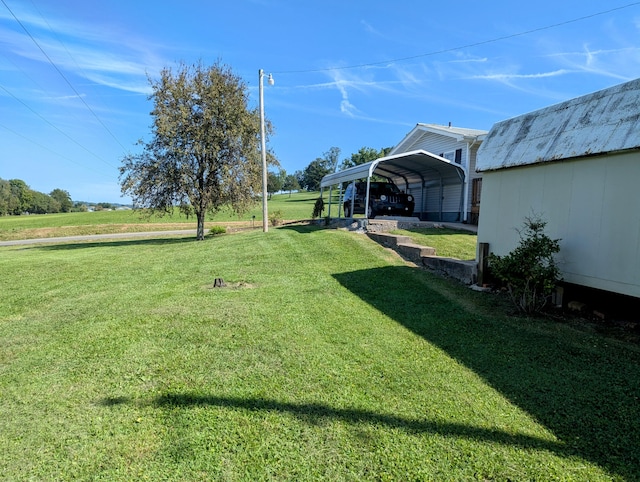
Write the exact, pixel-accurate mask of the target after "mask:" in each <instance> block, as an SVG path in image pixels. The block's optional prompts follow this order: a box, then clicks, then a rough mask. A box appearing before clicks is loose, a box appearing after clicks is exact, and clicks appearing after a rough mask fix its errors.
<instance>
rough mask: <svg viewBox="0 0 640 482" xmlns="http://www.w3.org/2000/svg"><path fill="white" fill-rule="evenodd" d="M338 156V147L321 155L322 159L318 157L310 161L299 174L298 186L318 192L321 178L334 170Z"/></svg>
mask: <svg viewBox="0 0 640 482" xmlns="http://www.w3.org/2000/svg"><path fill="white" fill-rule="evenodd" d="M339 156H340V149H339V148H338V147H332V148H330V149H329V150H328V151H327V152H325V153H324V154H323V157H318V158H316V159H315V160H314V161H311V163H309V165H308V166H307V167H305V168H304V170H303V171H302V173H300V174H299V176H300V177H299V179H298V182H299V183H300V186H302V187H303V188H305V189H306V190H307V191H319V190H320V182H321V181H322V178H323V177H324V176H326V175H327V174H329V173H331V172H334V171H335V170H336V166H337V165H338V157H339Z"/></svg>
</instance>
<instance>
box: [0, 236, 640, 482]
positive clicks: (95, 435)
mask: <svg viewBox="0 0 640 482" xmlns="http://www.w3.org/2000/svg"><path fill="white" fill-rule="evenodd" d="M0 272H1V273H2V276H1V277H0V293H1V299H2V302H1V303H0V453H2V457H0V474H2V478H3V479H5V480H109V481H111V480H127V481H128V480H139V479H148V480H251V481H253V480H296V481H298V480H482V481H485V480H500V481H505V480H544V481H546V480H576V481H582V480H603V481H604V480H639V479H640V452H638V450H637V448H638V447H639V446H640V404H639V403H638V397H639V396H640V353H639V350H638V349H637V347H636V346H634V345H627V344H623V343H620V342H614V341H611V340H608V339H606V338H601V337H598V336H594V335H593V334H589V333H583V332H580V331H576V330H574V329H572V328H571V327H570V326H568V325H565V324H562V323H557V322H549V321H544V320H529V319H516V318H510V317H507V316H504V315H502V314H501V313H503V307H502V305H501V301H500V300H499V299H498V298H496V297H494V296H493V295H487V294H482V293H476V292H472V291H470V290H468V289H467V288H465V287H462V286H459V285H457V284H452V283H450V282H449V281H447V280H445V279H442V278H439V277H436V276H434V275H431V274H430V273H428V272H426V271H424V270H420V269H417V268H411V267H408V266H406V265H405V264H404V263H403V262H402V261H401V260H400V259H399V258H397V257H396V256H395V255H394V254H393V253H390V252H389V251H387V250H384V249H383V248H382V247H380V246H378V245H377V244H376V243H374V242H372V241H370V240H369V239H368V238H366V237H365V236H362V235H358V234H355V233H349V232H346V231H339V230H325V229H319V228H315V227H304V226H290V227H281V228H278V229H272V230H270V231H269V233H266V234H265V233H262V232H261V231H246V232H242V233H238V234H233V235H222V236H218V237H213V238H210V239H207V240H205V241H203V242H196V241H193V240H192V239H179V238H178V239H176V238H173V239H163V240H130V241H105V242H100V243H76V244H53V245H43V246H29V247H5V248H0ZM215 278H223V279H224V280H225V282H226V283H227V286H226V287H225V288H215V289H214V288H212V285H213V281H214V279H215Z"/></svg>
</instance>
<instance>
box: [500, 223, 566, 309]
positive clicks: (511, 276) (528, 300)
mask: <svg viewBox="0 0 640 482" xmlns="http://www.w3.org/2000/svg"><path fill="white" fill-rule="evenodd" d="M546 225H547V222H546V221H543V220H542V219H540V218H539V217H527V218H525V222H524V229H523V230H521V231H518V233H519V234H520V244H519V245H518V246H517V247H516V248H515V249H514V250H513V251H511V252H510V253H509V254H507V255H505V256H496V255H495V254H493V253H492V254H490V255H489V268H490V270H491V273H492V274H493V275H494V276H495V277H496V278H497V279H498V280H500V281H502V282H503V283H504V285H505V286H506V287H507V290H508V291H509V295H510V297H511V300H512V301H513V303H514V304H515V306H516V307H517V308H518V310H520V311H522V312H524V313H537V312H540V311H541V310H542V309H543V308H544V307H545V306H546V304H547V303H548V301H549V299H550V298H551V294H552V292H553V289H554V288H555V286H556V284H557V282H558V281H559V279H560V271H559V269H558V267H557V265H556V262H555V259H554V255H555V254H556V253H558V252H559V251H560V240H559V239H551V238H550V237H549V236H547V235H546V234H544V228H545V226H546Z"/></svg>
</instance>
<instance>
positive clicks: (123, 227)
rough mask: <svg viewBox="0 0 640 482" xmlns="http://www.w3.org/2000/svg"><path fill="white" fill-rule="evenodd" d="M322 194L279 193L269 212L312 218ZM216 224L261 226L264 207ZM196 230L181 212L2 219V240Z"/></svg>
mask: <svg viewBox="0 0 640 482" xmlns="http://www.w3.org/2000/svg"><path fill="white" fill-rule="evenodd" d="M319 194H320V193H317V192H316V193H314V192H299V193H292V194H291V195H289V194H276V195H274V196H273V197H272V198H271V200H270V201H269V203H268V204H269V213H270V214H272V213H276V212H278V211H279V212H281V213H282V219H284V220H299V219H310V218H311V213H312V212H313V204H314V202H315V200H316V198H317V197H318V196H319ZM254 216H255V218H254ZM214 224H218V225H220V224H221V225H228V226H231V227H251V226H255V227H261V226H262V204H256V206H255V207H254V208H253V209H251V210H250V211H249V212H247V213H245V214H244V215H243V216H237V215H234V214H231V213H229V212H226V211H223V212H220V213H218V214H216V215H215V216H208V217H207V227H211V226H212V225H214ZM195 228H196V219H195V218H194V217H191V218H187V217H186V216H184V215H182V214H180V213H179V212H178V211H176V213H175V214H174V215H173V216H152V217H143V216H142V215H141V213H140V212H138V211H133V210H124V211H97V212H92V213H89V212H87V213H61V214H41V215H31V216H0V241H10V240H14V239H33V238H53V237H60V236H80V235H85V234H112V233H125V232H141V231H169V230H177V229H195Z"/></svg>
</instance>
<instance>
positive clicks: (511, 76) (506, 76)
mask: <svg viewBox="0 0 640 482" xmlns="http://www.w3.org/2000/svg"><path fill="white" fill-rule="evenodd" d="M574 72H575V71H572V70H567V69H559V70H554V71H552V72H538V73H533V74H516V73H492V74H480V75H473V76H471V77H470V78H471V79H485V80H497V81H499V82H509V81H511V80H516V79H542V78H545V77H557V76H559V75H567V74H571V73H574Z"/></svg>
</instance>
